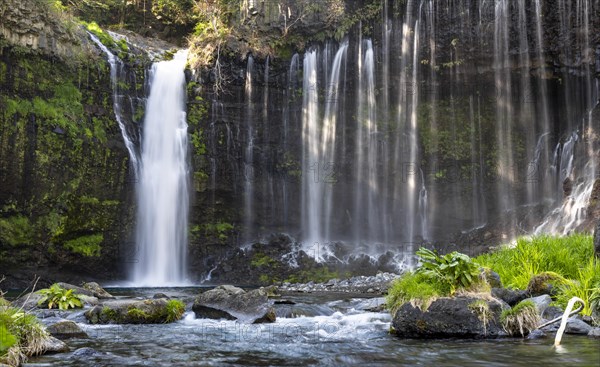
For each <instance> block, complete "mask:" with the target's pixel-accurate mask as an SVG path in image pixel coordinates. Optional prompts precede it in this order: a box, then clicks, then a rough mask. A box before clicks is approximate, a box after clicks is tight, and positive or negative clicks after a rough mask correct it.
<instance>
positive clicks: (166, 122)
mask: <svg viewBox="0 0 600 367" xmlns="http://www.w3.org/2000/svg"><path fill="white" fill-rule="evenodd" d="M186 59H187V51H179V52H177V53H176V54H175V56H174V58H173V60H171V61H162V62H158V63H155V64H154V66H153V68H152V76H151V89H150V96H149V98H148V103H147V107H146V119H145V121H144V128H143V137H142V149H141V160H140V167H139V180H140V181H139V184H138V192H137V195H138V207H137V210H138V215H137V243H136V244H137V246H138V249H137V250H138V251H137V255H138V256H137V260H138V261H137V262H135V263H134V269H133V282H134V284H136V285H139V286H150V285H151V286H164V285H177V284H182V283H184V282H185V280H186V253H187V244H188V241H187V227H188V208H189V187H188V186H189V172H188V171H189V168H188V158H187V154H188V137H187V135H188V134H187V123H186V113H185V98H186V93H185V88H184V86H185V76H184V73H183V70H184V66H185V63H186Z"/></svg>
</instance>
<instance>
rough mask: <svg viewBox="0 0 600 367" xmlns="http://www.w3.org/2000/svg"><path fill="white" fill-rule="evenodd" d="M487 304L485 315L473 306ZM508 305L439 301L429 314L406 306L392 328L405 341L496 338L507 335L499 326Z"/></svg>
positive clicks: (459, 299)
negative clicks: (410, 339) (406, 339)
mask: <svg viewBox="0 0 600 367" xmlns="http://www.w3.org/2000/svg"><path fill="white" fill-rule="evenodd" d="M480 302H484V303H485V304H486V305H487V308H488V310H487V311H486V312H485V315H482V314H481V312H480V311H477V309H476V308H474V307H473V305H474V304H476V303H480ZM504 307H505V306H504V305H503V303H502V302H500V301H497V300H491V301H490V300H484V299H478V298H473V297H454V298H439V299H437V300H435V301H433V302H432V303H431V305H430V306H429V308H428V309H427V310H426V311H422V310H420V309H419V308H416V307H414V306H413V305H411V304H410V303H405V304H404V305H402V306H401V307H400V309H399V310H398V311H397V312H396V314H395V315H394V318H393V321H392V325H393V327H394V329H395V330H396V335H398V336H400V337H403V338H455V337H458V338H493V337H497V336H499V335H502V334H503V331H502V328H501V326H500V323H499V317H500V314H501V312H502V310H503V308H504Z"/></svg>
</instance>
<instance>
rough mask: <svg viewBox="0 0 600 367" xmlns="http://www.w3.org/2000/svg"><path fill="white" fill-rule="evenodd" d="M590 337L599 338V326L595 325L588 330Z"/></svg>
mask: <svg viewBox="0 0 600 367" xmlns="http://www.w3.org/2000/svg"><path fill="white" fill-rule="evenodd" d="M588 336H589V337H590V338H600V327H595V328H592V329H591V330H590V332H589V333H588Z"/></svg>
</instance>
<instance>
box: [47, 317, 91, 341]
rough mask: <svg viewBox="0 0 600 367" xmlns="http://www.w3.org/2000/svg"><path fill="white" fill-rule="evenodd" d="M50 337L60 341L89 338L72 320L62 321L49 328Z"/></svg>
mask: <svg viewBox="0 0 600 367" xmlns="http://www.w3.org/2000/svg"><path fill="white" fill-rule="evenodd" d="M46 329H47V330H48V332H49V333H50V335H52V336H54V337H55V338H58V339H70V338H87V337H88V335H87V334H86V333H85V331H83V330H81V328H80V327H79V325H77V324H76V323H75V322H73V321H70V320H62V321H59V322H57V323H54V324H52V325H49V326H48V327H47V328H46Z"/></svg>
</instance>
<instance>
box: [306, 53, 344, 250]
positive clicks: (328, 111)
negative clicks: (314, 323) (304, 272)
mask: <svg viewBox="0 0 600 367" xmlns="http://www.w3.org/2000/svg"><path fill="white" fill-rule="evenodd" d="M347 48H348V44H347V43H343V44H342V45H340V47H339V49H338V51H337V53H336V54H335V57H334V60H333V63H332V65H331V69H330V72H329V75H330V79H329V84H328V85H327V88H326V90H325V114H324V116H323V119H322V120H321V119H320V115H319V88H321V86H320V85H319V84H318V83H317V80H318V77H317V74H318V72H319V70H318V62H317V50H315V49H313V50H310V51H309V52H307V53H306V55H305V56H304V65H303V67H304V79H303V100H302V140H303V155H302V170H303V175H302V229H303V234H304V239H305V245H308V246H313V245H314V244H318V247H320V246H324V243H325V242H328V241H329V240H330V237H329V234H330V225H331V222H330V218H331V213H332V205H331V203H332V187H331V186H332V184H334V182H332V176H331V172H332V170H333V169H334V167H335V158H334V157H335V138H336V124H337V120H336V118H337V113H338V100H337V98H336V96H338V94H339V93H340V92H343V91H340V90H339V81H340V75H341V68H342V61H343V59H344V57H345V54H346V49H347ZM326 54H327V53H326Z"/></svg>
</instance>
